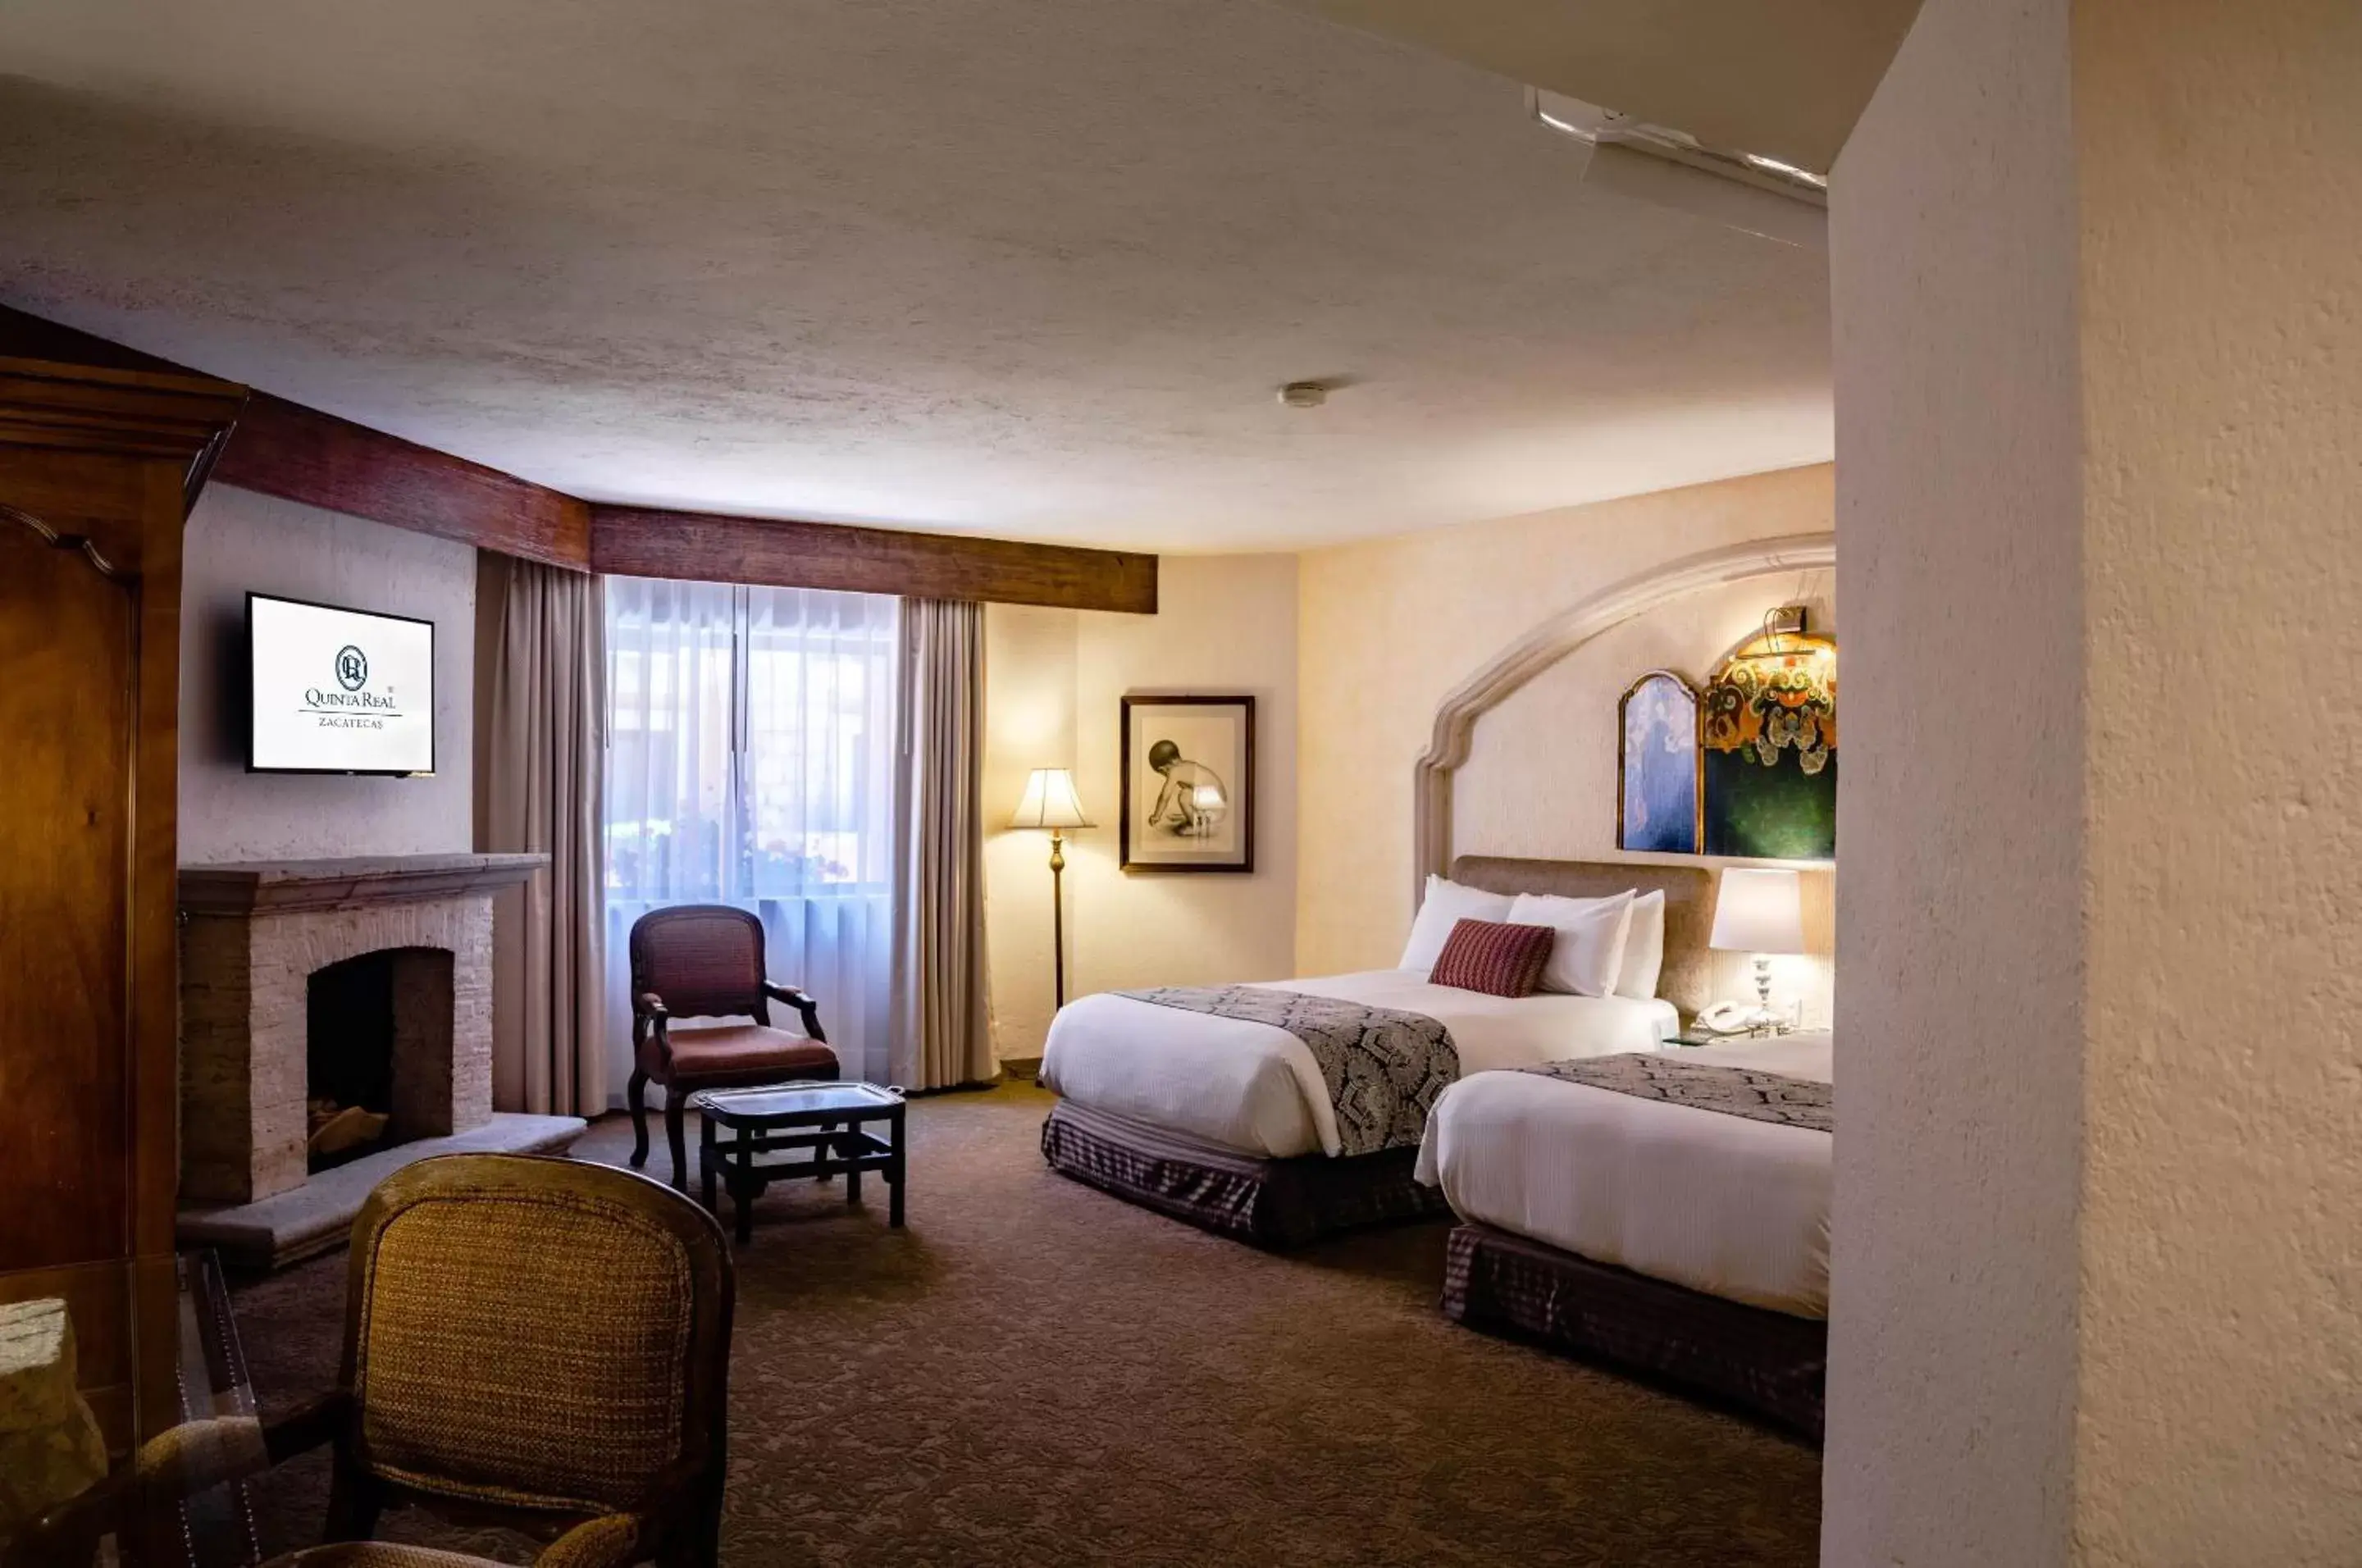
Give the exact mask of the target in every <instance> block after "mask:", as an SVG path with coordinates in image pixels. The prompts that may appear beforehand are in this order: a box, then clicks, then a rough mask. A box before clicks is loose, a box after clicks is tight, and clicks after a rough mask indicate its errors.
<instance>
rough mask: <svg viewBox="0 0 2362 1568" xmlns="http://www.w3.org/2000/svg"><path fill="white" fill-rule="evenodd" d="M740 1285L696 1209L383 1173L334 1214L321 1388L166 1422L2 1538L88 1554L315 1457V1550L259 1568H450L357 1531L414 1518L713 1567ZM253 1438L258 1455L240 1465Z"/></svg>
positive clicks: (577, 1170) (643, 1183)
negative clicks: (382, 1519)
mask: <svg viewBox="0 0 2362 1568" xmlns="http://www.w3.org/2000/svg"><path fill="white" fill-rule="evenodd" d="M736 1288H737V1286H736V1276H735V1274H734V1268H733V1265H732V1263H731V1260H730V1250H729V1248H728V1246H727V1245H726V1244H724V1242H723V1237H722V1231H721V1229H720V1227H718V1226H717V1225H715V1223H714V1222H713V1219H712V1216H711V1215H709V1214H707V1213H706V1212H705V1210H704V1209H701V1208H699V1207H698V1206H697V1205H696V1204H695V1203H693V1202H691V1201H690V1200H689V1199H688V1198H683V1197H681V1196H680V1195H679V1194H678V1193H675V1192H672V1191H669V1190H668V1189H667V1188H666V1187H663V1186H662V1185H661V1184H659V1183H657V1182H654V1181H651V1180H649V1179H648V1178H647V1177H646V1176H634V1175H633V1174H632V1173H630V1172H629V1171H621V1170H616V1169H614V1168H613V1166H608V1165H589V1164H585V1163H581V1162H578V1161H574V1160H564V1159H546V1158H538V1157H533V1156H526V1155H519V1154H446V1155H443V1156H440V1157H438V1158H435V1159H429V1160H422V1161H420V1162H419V1163H417V1164H416V1165H410V1166H408V1167H406V1168H404V1169H403V1170H400V1171H397V1172H395V1173H394V1174H393V1175H392V1176H388V1177H387V1178H386V1179H385V1181H384V1182H383V1183H381V1185H380V1186H379V1187H378V1189H377V1190H376V1191H375V1192H374V1193H372V1194H371V1195H370V1199H369V1202H368V1203H367V1205H365V1206H364V1207H363V1208H362V1209H361V1212H360V1216H359V1219H358V1220H355V1221H354V1225H353V1240H352V1250H351V1253H350V1263H349V1264H348V1275H347V1286H346V1297H345V1351H344V1362H343V1366H342V1369H341V1371H340V1372H339V1374H338V1376H337V1388H336V1390H335V1392H333V1393H331V1394H328V1395H326V1396H325V1397H322V1398H320V1399H317V1400H315V1401H314V1402H312V1403H311V1404H309V1405H306V1406H304V1408H301V1409H298V1410H296V1411H294V1412H292V1414H289V1415H287V1416H284V1417H282V1418H281V1419H277V1420H274V1421H270V1422H269V1423H259V1422H256V1421H254V1420H253V1419H250V1418H246V1419H228V1420H221V1421H205V1422H199V1423H196V1424H195V1425H193V1426H192V1427H182V1428H176V1429H174V1430H171V1431H168V1432H165V1433H164V1434H163V1435H162V1436H160V1437H159V1438H157V1439H155V1440H154V1441H151V1442H149V1444H148V1445H147V1446H146V1447H144V1448H143V1449H142V1450H141V1451H140V1452H139V1455H138V1463H137V1464H135V1465H132V1466H127V1467H126V1468H125V1470H123V1471H122V1472H119V1473H118V1474H117V1475H116V1476H115V1477H113V1478H111V1479H110V1480H109V1481H108V1482H107V1483H105V1485H103V1486H101V1487H99V1488H95V1489H94V1491H93V1492H92V1493H90V1494H85V1495H84V1496H83V1497H82V1498H77V1499H76V1500H75V1501H74V1502H72V1503H71V1504H68V1505H67V1506H66V1507H65V1508H64V1509H62V1510H60V1512H59V1513H57V1514H53V1515H52V1516H50V1518H45V1519H43V1520H42V1521H41V1522H40V1523H39V1525H37V1526H36V1527H35V1528H34V1531H33V1532H31V1533H32V1534H34V1535H36V1536H38V1537H39V1539H38V1540H20V1541H19V1542H18V1543H17V1547H18V1548H19V1549H20V1550H17V1551H12V1552H11V1553H10V1554H9V1561H10V1562H11V1563H12V1564H13V1563H17V1562H28V1563H63V1562H73V1563H87V1562H90V1561H91V1556H90V1551H91V1549H92V1548H94V1547H95V1546H96V1544H97V1540H98V1535H99V1533H100V1531H101V1530H102V1529H106V1528H114V1526H113V1525H112V1524H111V1523H110V1522H109V1521H111V1520H112V1519H114V1518H124V1517H128V1518H139V1517H142V1516H143V1514H154V1515H155V1516H156V1517H158V1518H165V1517H168V1515H166V1514H165V1513H164V1512H162V1511H160V1510H157V1509H152V1508H143V1507H141V1497H142V1494H143V1493H144V1494H146V1495H147V1496H149V1497H153V1498H169V1497H173V1496H182V1495H186V1494H187V1493H189V1492H192V1491H193V1490H195V1489H198V1488H201V1487H203V1486H204V1485H209V1484H210V1483H212V1482H214V1481H216V1480H221V1479H227V1478H231V1477H233V1476H237V1475H240V1474H245V1473H247V1472H248V1471H249V1470H251V1469H252V1468H253V1467H254V1466H255V1465H256V1464H258V1463H266V1462H267V1463H278V1462H279V1461H280V1460H281V1459H284V1458H287V1457H289V1456H290V1455H292V1454H295V1453H299V1452H304V1451H305V1450H307V1449H313V1448H317V1447H319V1446H321V1445H323V1444H328V1445H332V1446H333V1448H334V1450H335V1470H334V1473H333V1479H332V1481H331V1484H330V1490H329V1496H328V1528H327V1540H328V1543H327V1544H326V1545H322V1546H317V1547H313V1548H309V1549H307V1550H304V1551H297V1552H292V1553H290V1554H288V1555H286V1556H283V1557H279V1558H274V1559H273V1560H272V1562H271V1563H270V1568H470V1565H476V1564H478V1563H479V1560H478V1559H475V1558H471V1557H467V1556H463V1555H460V1554H458V1553H454V1552H447V1551H430V1550H427V1549H425V1548H420V1547H411V1546H400V1545H395V1544H393V1543H391V1542H385V1541H376V1540H370V1535H371V1533H372V1532H373V1531H374V1529H375V1528H376V1524H377V1519H378V1516H379V1514H380V1512H381V1510H382V1509H383V1508H384V1507H387V1506H389V1505H419V1506H423V1507H427V1508H428V1509H430V1510H432V1511H435V1512H437V1513H441V1514H445V1515H448V1516H451V1517H453V1518H460V1519H464V1520H468V1521H472V1522H490V1523H497V1524H502V1525H507V1526H511V1527H513V1528H517V1529H523V1530H524V1531H526V1532H527V1533H529V1534H532V1535H535V1536H537V1537H540V1538H542V1539H544V1540H547V1541H548V1542H549V1544H548V1545H547V1546H546V1548H545V1549H544V1550H543V1551H542V1552H541V1554H540V1555H539V1557H538V1558H536V1559H535V1562H536V1564H537V1565H538V1568H624V1564H628V1563H637V1562H657V1563H660V1564H663V1565H665V1568H690V1565H692V1564H694V1565H701V1568H712V1563H713V1562H714V1561H715V1552H716V1547H717V1543H718V1540H719V1534H720V1529H721V1519H722V1483H723V1463H724V1459H725V1448H726V1426H725V1421H726V1417H727V1394H728V1389H727V1380H728V1373H729V1364H730V1331H731V1315H732V1311H733V1309H734V1298H735V1295H736ZM258 1447H259V1449H260V1450H261V1451H262V1452H260V1453H259V1454H258V1453H257V1452H255V1451H256V1450H257V1448H258Z"/></svg>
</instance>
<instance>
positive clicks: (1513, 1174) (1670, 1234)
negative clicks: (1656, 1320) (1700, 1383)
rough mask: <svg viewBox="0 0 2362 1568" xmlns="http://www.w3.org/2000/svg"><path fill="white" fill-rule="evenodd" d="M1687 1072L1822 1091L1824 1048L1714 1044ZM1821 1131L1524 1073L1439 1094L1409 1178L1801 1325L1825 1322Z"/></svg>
mask: <svg viewBox="0 0 2362 1568" xmlns="http://www.w3.org/2000/svg"><path fill="white" fill-rule="evenodd" d="M1680 1055H1681V1057H1682V1059H1683V1061H1690V1062H1712V1063H1718V1064H1721V1065H1723V1066H1734V1067H1752V1068H1755V1069H1757V1070H1759V1071H1761V1072H1771V1073H1784V1074H1787V1075H1789V1076H1791V1077H1804V1078H1818V1079H1820V1080H1821V1081H1823V1082H1825V1083H1826V1082H1828V1081H1831V1079H1832V1077H1833V1073H1832V1066H1833V1064H1832V1060H1831V1053H1830V1048H1829V1042H1828V1037H1827V1036H1826V1035H1821V1036H1816V1037H1812V1038H1807V1039H1799V1040H1763V1041H1759V1042H1756V1043H1734V1044H1730V1045H1709V1046H1705V1047H1702V1048H1700V1049H1698V1050H1694V1051H1691V1050H1683V1051H1682V1052H1681V1053H1680ZM1831 1142H1832V1140H1831V1138H1830V1136H1829V1134H1827V1133H1826V1132H1812V1131H1810V1130H1808V1129H1805V1128H1802V1127H1782V1126H1779V1125H1777V1124H1775V1123H1771V1122H1767V1121H1750V1120H1749V1119H1747V1118H1745V1117H1738V1116H1725V1115H1723V1114H1721V1113H1720V1112H1719V1111H1712V1110H1698V1109H1696V1108H1695V1107H1694V1106H1686V1105H1668V1104H1665V1103H1664V1102H1662V1101H1660V1100H1650V1099H1637V1098H1635V1097H1633V1096H1631V1095H1628V1094H1617V1093H1614V1092H1613V1091H1611V1090H1607V1089H1598V1088H1587V1087H1585V1086H1584V1085H1582V1084H1575V1083H1569V1082H1566V1081H1565V1080H1563V1079H1559V1078H1549V1077H1541V1076H1540V1075H1539V1074H1534V1073H1485V1074H1482V1075H1478V1076H1475V1077H1463V1078H1462V1079H1461V1080H1460V1081H1459V1082H1458V1083H1456V1084H1454V1085H1452V1086H1451V1088H1448V1089H1446V1090H1444V1091H1443V1093H1442V1095H1441V1096H1440V1098H1439V1099H1437V1100H1436V1103H1435V1109H1434V1110H1432V1111H1431V1112H1429V1115H1428V1119H1427V1136H1426V1138H1425V1140H1424V1141H1423V1142H1422V1143H1420V1145H1419V1151H1418V1179H1419V1180H1421V1181H1423V1182H1426V1183H1428V1184H1429V1186H1440V1187H1442V1188H1443V1195H1444V1197H1445V1198H1448V1199H1450V1200H1451V1208H1452V1211H1453V1212H1454V1213H1456V1214H1458V1215H1459V1216H1460V1217H1461V1218H1462V1219H1463V1220H1475V1221H1477V1222H1478V1223H1480V1224H1485V1225H1491V1226H1495V1227H1496V1228H1498V1229H1500V1230H1503V1231H1512V1232H1514V1233H1516V1234H1518V1235H1520V1236H1525V1237H1529V1238H1530V1239H1532V1240H1534V1241H1537V1242H1545V1243H1547V1244H1548V1245H1550V1246H1553V1247H1557V1248H1560V1249H1561V1250H1562V1251H1565V1252H1570V1253H1576V1254H1578V1255H1580V1256H1583V1257H1586V1258H1589V1259H1591V1260H1593V1261H1594V1262H1595V1263H1606V1264H1618V1265H1620V1266H1622V1267H1625V1268H1628V1269H1631V1270H1632V1271H1633V1272H1635V1273H1637V1274H1645V1275H1650V1276H1651V1277H1653V1278H1656V1279H1662V1280H1669V1281H1671V1282H1672V1284H1675V1285H1680V1286H1687V1287H1688V1288H1690V1289H1692V1290H1700V1291H1704V1292H1705V1293H1707V1294H1708V1295H1712V1296H1720V1297H1726V1298H1727V1299H1729V1300H1732V1301H1743V1302H1746V1303H1748V1304H1749V1305H1750V1306H1755V1307H1769V1308H1771V1309H1774V1310H1775V1311H1781V1312H1788V1313H1793V1314H1794V1315H1795V1316H1797V1317H1800V1318H1826V1317H1827V1316H1828V1311H1829V1149H1830V1143H1831Z"/></svg>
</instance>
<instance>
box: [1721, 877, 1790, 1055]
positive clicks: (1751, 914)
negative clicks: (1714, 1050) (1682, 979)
mask: <svg viewBox="0 0 2362 1568" xmlns="http://www.w3.org/2000/svg"><path fill="white" fill-rule="evenodd" d="M1706 945H1708V946H1709V947H1719V948H1722V949H1724V950H1725V951H1727V952H1733V953H1751V954H1753V955H1755V1002H1756V1010H1755V1012H1754V1014H1753V1015H1752V1016H1751V1017H1749V1019H1748V1020H1747V1024H1748V1026H1749V1027H1750V1028H1753V1029H1759V1030H1760V1029H1768V1028H1770V1027H1771V1026H1772V1024H1773V1023H1774V1022H1775V1021H1776V1020H1775V1019H1774V1016H1773V1014H1772V1011H1771V955H1772V954H1774V953H1802V952H1803V951H1805V885H1804V880H1803V878H1800V877H1798V876H1797V875H1796V873H1795V872H1794V871H1776V870H1761V871H1757V870H1740V869H1737V868H1732V869H1729V870H1726V871H1725V872H1723V874H1722V891H1721V893H1720V895H1719V896H1718V897H1716V900H1715V901H1714V934H1713V935H1712V936H1710V937H1708V938H1707V939H1706ZM1717 1011H1720V1009H1717Z"/></svg>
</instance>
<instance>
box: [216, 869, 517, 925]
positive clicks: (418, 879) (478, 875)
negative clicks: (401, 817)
mask: <svg viewBox="0 0 2362 1568" xmlns="http://www.w3.org/2000/svg"><path fill="white" fill-rule="evenodd" d="M548 864H549V856H546V855H387V856H359V857H357V858H353V859H340V860H279V861H269V860H258V861H246V862H241V863H237V864H231V865H222V866H183V867H181V910H182V913H184V914H192V915H200V914H202V915H251V914H255V913H258V912H268V913H273V914H292V913H293V912H295V911H302V910H347V909H357V908H359V907H361V906H363V905H367V904H382V903H401V902H405V901H408V900H420V899H463V898H469V897H473V896H479V895H484V894H491V893H497V892H499V891H500V890H501V889H503V888H512V887H514V886H516V885H517V884H519V883H521V882H524V880H525V879H526V878H529V877H531V876H532V875H533V874H534V873H535V871H538V870H540V869H541V868H542V867H545V866H546V865H548Z"/></svg>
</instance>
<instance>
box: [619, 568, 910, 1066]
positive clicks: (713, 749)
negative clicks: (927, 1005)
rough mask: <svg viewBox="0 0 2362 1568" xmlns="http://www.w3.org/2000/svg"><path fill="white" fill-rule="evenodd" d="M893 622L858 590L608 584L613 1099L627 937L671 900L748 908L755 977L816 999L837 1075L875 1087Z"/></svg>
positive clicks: (886, 895) (891, 764) (626, 1059)
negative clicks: (763, 962) (760, 974)
mask: <svg viewBox="0 0 2362 1568" xmlns="http://www.w3.org/2000/svg"><path fill="white" fill-rule="evenodd" d="M898 614H899V610H898V602H897V601H895V600H893V599H890V598H882V597H879V596H877V595H876V594H867V593H824V592H820V591H813V590H809V589H794V588H747V587H734V586H732V585H730V584H726V583H712V582H670V581H664V580H655V579H649V578H632V577H613V578H609V579H608V580H607V690H608V694H609V696H608V701H609V704H610V716H609V722H608V725H607V789H606V875H607V915H606V921H607V1017H608V1020H609V1029H608V1063H609V1077H610V1080H611V1081H610V1092H611V1095H613V1096H618V1097H619V1096H620V1095H621V1093H622V1089H623V1083H624V1078H625V1077H627V1076H628V1075H629V1074H630V1071H631V1017H632V1010H631V1003H630V983H631V956H630V953H629V950H628V944H627V942H626V938H627V937H628V935H629V933H630V932H631V929H632V922H634V921H635V920H637V919H638V918H639V917H640V916H641V915H643V914H645V913H646V912H647V911H649V910H652V909H656V908H657V907H659V906H661V905H664V904H677V903H726V904H735V905H737V906H738V907H740V908H742V909H750V910H753V911H756V914H757V915H758V916H759V917H760V918H761V920H762V922H763V930H764V932H765V933H766V934H767V938H768V944H767V945H768V949H769V953H768V958H769V967H770V976H771V978H773V979H774V980H778V981H779V982H781V983H782V984H785V985H791V986H800V987H801V988H803V989H805V990H806V991H809V992H810V993H811V996H812V997H813V999H815V1000H816V1001H818V1002H819V1004H820V1016H821V1022H822V1025H823V1026H825V1027H826V1029H827V1030H828V1037H829V1041H830V1043H832V1044H833V1045H834V1046H835V1047H836V1053H837V1059H838V1060H839V1061H840V1062H841V1063H842V1064H843V1066H844V1074H845V1076H846V1077H866V1078H869V1079H872V1080H873V1081H876V1082H879V1083H883V1082H885V1081H887V1074H888V1062H887V1043H888V1042H887V1036H888V1033H889V1027H890V1011H889V988H890V985H891V977H892V966H893V941H894V931H893V926H894V922H893V916H892V910H893V901H894V900H893V892H892V881H893V872H894V833H895V815H894V778H895V767H896V756H895V725H894V700H895V685H896V674H895V657H896V650H897V647H898V646H899V643H900V631H899V624H898ZM773 1021H774V1022H778V1021H779V1020H778V1019H776V1018H775V1019H774V1020H773ZM789 1022H792V1020H791V1019H790V1020H789Z"/></svg>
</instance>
